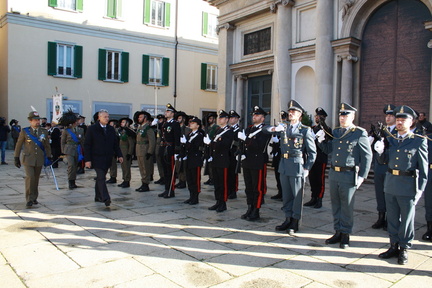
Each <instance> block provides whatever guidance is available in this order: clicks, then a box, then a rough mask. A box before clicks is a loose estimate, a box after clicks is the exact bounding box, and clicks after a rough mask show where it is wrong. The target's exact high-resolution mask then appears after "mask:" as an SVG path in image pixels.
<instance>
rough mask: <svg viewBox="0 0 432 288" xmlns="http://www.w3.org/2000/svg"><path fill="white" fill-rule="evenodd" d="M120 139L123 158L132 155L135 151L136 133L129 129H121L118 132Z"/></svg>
mask: <svg viewBox="0 0 432 288" xmlns="http://www.w3.org/2000/svg"><path fill="white" fill-rule="evenodd" d="M118 134H119V138H120V150H121V151H122V154H123V156H124V157H126V155H128V154H129V155H133V154H134V151H135V141H136V133H135V132H134V131H133V130H132V129H130V128H121V129H119V130H118Z"/></svg>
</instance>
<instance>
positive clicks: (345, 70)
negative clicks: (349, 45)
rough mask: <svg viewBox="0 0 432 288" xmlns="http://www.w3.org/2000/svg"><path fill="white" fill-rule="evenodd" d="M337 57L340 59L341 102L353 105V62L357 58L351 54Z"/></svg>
mask: <svg viewBox="0 0 432 288" xmlns="http://www.w3.org/2000/svg"><path fill="white" fill-rule="evenodd" d="M338 58H339V59H341V60H342V75H341V77H342V79H341V102H345V103H348V104H352V105H354V99H353V62H357V60H358V59H357V57H355V56H353V55H351V54H349V55H346V56H343V57H338Z"/></svg>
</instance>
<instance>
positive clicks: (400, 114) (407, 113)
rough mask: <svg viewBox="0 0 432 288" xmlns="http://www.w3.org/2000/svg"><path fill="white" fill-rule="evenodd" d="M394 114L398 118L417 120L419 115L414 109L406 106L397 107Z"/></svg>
mask: <svg viewBox="0 0 432 288" xmlns="http://www.w3.org/2000/svg"><path fill="white" fill-rule="evenodd" d="M394 113H395V116H396V118H408V117H410V118H412V119H415V118H417V113H416V112H415V111H414V109H412V108H411V107H409V106H406V105H402V106H398V107H396V108H395V109H394Z"/></svg>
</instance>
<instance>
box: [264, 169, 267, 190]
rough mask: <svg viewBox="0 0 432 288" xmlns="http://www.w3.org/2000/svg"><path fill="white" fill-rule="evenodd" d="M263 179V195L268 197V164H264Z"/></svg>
mask: <svg viewBox="0 0 432 288" xmlns="http://www.w3.org/2000/svg"><path fill="white" fill-rule="evenodd" d="M263 170H264V171H263V178H264V181H263V185H264V187H263V193H264V195H266V194H267V164H264V168H263Z"/></svg>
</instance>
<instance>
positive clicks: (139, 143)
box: [135, 111, 156, 192]
mask: <svg viewBox="0 0 432 288" xmlns="http://www.w3.org/2000/svg"><path fill="white" fill-rule="evenodd" d="M136 117H137V123H138V125H139V126H138V128H137V134H136V150H135V151H136V156H137V159H138V167H139V170H140V174H141V183H142V185H141V186H140V187H139V188H137V189H135V191H137V192H147V191H150V188H149V186H148V184H149V183H150V176H151V170H152V167H151V166H153V157H152V156H153V151H154V149H155V145H156V137H155V133H154V131H153V129H151V128H150V124H149V123H148V121H147V120H148V119H150V118H151V115H150V114H149V113H148V112H146V111H140V112H139V113H137V114H136Z"/></svg>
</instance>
